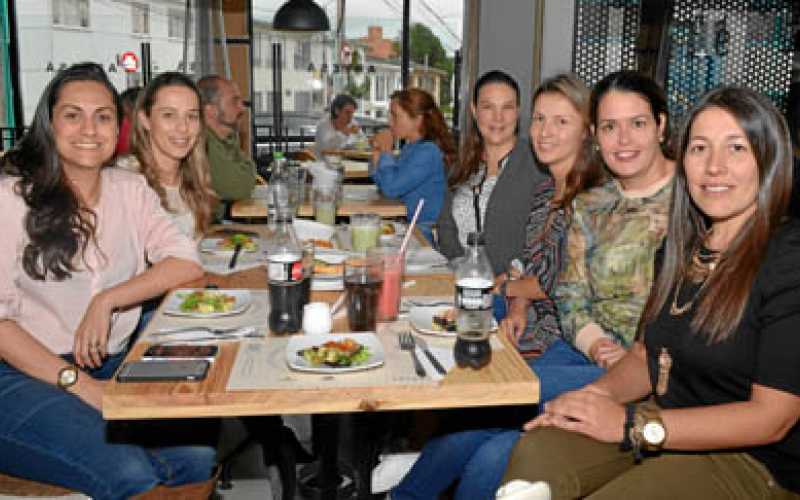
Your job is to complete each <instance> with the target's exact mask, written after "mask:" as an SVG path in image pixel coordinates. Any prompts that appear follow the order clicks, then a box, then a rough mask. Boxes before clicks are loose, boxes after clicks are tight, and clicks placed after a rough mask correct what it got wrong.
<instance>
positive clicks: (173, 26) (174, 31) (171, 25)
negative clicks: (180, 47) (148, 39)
mask: <svg viewBox="0 0 800 500" xmlns="http://www.w3.org/2000/svg"><path fill="white" fill-rule="evenodd" d="M168 16H169V18H168V20H167V22H168V25H167V36H168V37H170V38H183V30H184V23H185V22H186V17H185V16H184V12H183V9H175V8H170V9H169V13H168Z"/></svg>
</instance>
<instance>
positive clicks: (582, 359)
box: [392, 340, 605, 500]
mask: <svg viewBox="0 0 800 500" xmlns="http://www.w3.org/2000/svg"><path fill="white" fill-rule="evenodd" d="M530 364H531V368H532V369H533V371H534V372H536V375H537V376H538V377H539V382H540V391H541V399H540V401H541V402H542V403H546V402H547V401H550V400H552V399H553V398H555V397H557V396H558V395H559V394H561V393H563V392H567V391H572V390H575V389H579V388H581V387H583V386H585V385H586V384H589V383H591V382H594V381H595V380H596V379H597V378H599V377H600V376H601V375H602V374H603V373H604V372H605V370H603V369H602V368H600V367H599V366H597V365H596V364H594V363H593V362H592V361H590V360H589V359H588V358H587V357H586V356H584V355H583V354H582V353H581V352H579V351H577V350H575V349H574V348H573V347H572V346H570V345H569V344H567V343H566V342H564V341H562V340H558V341H556V342H555V343H553V344H552V345H551V346H550V347H549V348H548V349H547V350H546V351H545V352H544V353H543V354H542V355H541V356H539V357H538V358H536V359H535V360H532V361H531V362H530ZM519 436H520V432H519V431H517V430H508V429H484V430H473V431H465V432H456V433H453V434H448V435H446V436H442V437H439V438H436V439H434V440H432V441H430V442H429V443H427V444H426V445H425V448H423V450H422V454H421V455H420V457H419V459H418V460H417V462H416V463H415V464H414V467H412V468H411V470H410V471H409V472H408V474H407V475H406V477H405V478H403V480H402V481H401V482H400V484H399V485H398V486H397V488H395V489H394V490H392V500H406V499H409V500H410V499H435V498H437V496H438V495H439V494H440V493H441V492H442V491H444V490H445V489H446V488H447V487H448V486H449V485H450V484H451V483H452V482H453V481H455V480H456V479H459V478H460V482H459V484H458V489H457V490H456V498H457V499H461V498H470V499H472V498H474V499H482V498H487V499H493V498H494V497H495V492H496V490H497V488H499V487H500V481H501V480H502V479H503V473H504V472H505V470H506V466H507V465H508V460H509V458H510V456H511V450H512V448H513V447H514V445H515V444H516V442H517V440H518V439H519Z"/></svg>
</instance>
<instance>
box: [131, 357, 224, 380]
mask: <svg viewBox="0 0 800 500" xmlns="http://www.w3.org/2000/svg"><path fill="white" fill-rule="evenodd" d="M209 366H211V363H210V362H209V361H208V360H207V359H189V360H155V361H154V360H145V361H131V362H128V363H125V364H124V365H122V368H120V370H119V372H118V373H117V381H119V382H178V381H190V382H196V381H200V380H203V379H205V378H206V375H207V374H208V368H209Z"/></svg>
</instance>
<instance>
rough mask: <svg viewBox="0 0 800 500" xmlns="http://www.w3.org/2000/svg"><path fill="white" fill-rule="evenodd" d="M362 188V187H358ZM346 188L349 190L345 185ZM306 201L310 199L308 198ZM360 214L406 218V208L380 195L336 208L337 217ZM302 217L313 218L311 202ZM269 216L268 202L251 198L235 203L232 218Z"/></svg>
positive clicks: (301, 211) (303, 208)
mask: <svg viewBox="0 0 800 500" xmlns="http://www.w3.org/2000/svg"><path fill="white" fill-rule="evenodd" d="M357 187H362V186H357ZM345 188H348V186H347V185H345ZM306 199H309V198H308V197H306ZM358 213H374V214H378V215H380V216H381V217H406V215H407V211H406V206H405V205H404V204H403V202H402V201H399V200H393V199H390V198H386V197H384V196H383V195H378V197H377V198H375V199H372V200H369V201H361V200H352V199H347V198H345V199H344V200H342V202H341V203H340V204H339V206H338V207H337V208H336V215H339V216H350V215H353V214H358ZM297 215H298V216H300V217H313V216H314V207H313V206H312V204H311V203H310V202H306V203H303V204H302V205H300V207H299V208H298V210H297ZM266 216H267V200H265V199H259V198H250V199H246V200H238V201H235V202H233V205H232V206H231V217H233V218H263V217H266Z"/></svg>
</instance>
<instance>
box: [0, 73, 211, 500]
mask: <svg viewBox="0 0 800 500" xmlns="http://www.w3.org/2000/svg"><path fill="white" fill-rule="evenodd" d="M120 111H121V110H120V106H119V99H118V96H117V93H116V91H115V90H114V87H113V85H112V84H111V83H110V82H109V81H108V78H107V77H106V74H105V72H104V71H103V69H102V68H101V67H100V66H99V65H97V64H93V63H82V64H75V65H73V66H70V67H68V68H67V69H65V70H62V71H59V72H58V73H57V74H56V76H55V77H54V78H53V80H52V81H51V82H50V83H49V84H48V86H47V87H46V88H45V90H44V92H43V94H42V97H41V98H40V100H39V104H38V106H37V109H36V114H35V116H34V119H33V122H32V124H31V127H30V130H29V131H28V132H27V133H26V135H25V136H24V137H23V139H22V140H21V141H20V143H19V144H18V146H17V147H16V148H15V149H13V150H11V151H9V152H8V153H7V154H6V155H5V157H4V158H3V161H2V174H0V211H2V213H3V216H4V217H5V220H6V224H5V225H4V233H3V237H2V238H0V256H1V257H0V359H2V361H0V407H2V408H3V411H2V412H0V471H3V472H6V473H9V474H13V475H15V476H19V477H24V478H27V479H32V480H35V481H44V482H48V483H53V484H57V485H60V486H64V487H66V488H69V489H72V490H75V491H80V492H83V493H85V494H87V495H89V496H91V497H92V498H94V499H96V500H106V499H123V498H130V497H133V496H135V495H140V494H142V495H143V496H142V497H141V498H164V497H165V496H166V495H168V494H173V495H177V496H180V495H184V496H183V498H205V497H208V495H209V494H210V493H211V491H213V489H214V480H213V479H211V473H212V469H213V467H214V463H215V456H216V453H215V450H214V449H213V448H212V447H209V446H200V445H193V446H189V445H174V444H169V445H167V446H165V447H160V448H159V447H155V448H151V447H148V448H145V447H142V446H136V445H132V444H116V443H112V442H110V441H109V440H108V437H107V422H106V421H105V420H104V419H103V416H102V414H101V410H102V396H103V390H104V387H105V385H106V383H107V382H106V381H107V379H109V378H110V377H111V376H112V375H113V374H114V373H115V371H116V369H117V367H118V366H119V364H120V363H121V362H122V360H123V359H124V358H125V355H126V352H127V344H128V340H129V338H130V336H131V334H132V333H133V331H134V328H135V326H136V322H137V320H138V319H139V304H140V303H141V302H142V301H144V300H147V299H149V298H151V297H155V296H157V295H160V294H163V293H164V292H166V291H167V290H169V289H172V288H176V287H177V286H179V285H180V284H181V283H184V282H186V281H189V280H194V279H199V278H200V277H202V276H203V270H202V268H201V267H200V265H199V259H198V256H197V251H196V249H195V245H194V242H192V241H191V240H190V239H189V238H187V237H186V236H185V235H183V234H181V232H180V231H179V230H178V228H177V227H176V226H175V224H173V222H172V221H171V220H170V218H169V217H168V216H167V214H166V212H165V211H164V209H163V208H162V206H161V203H160V201H159V199H158V196H157V195H156V193H155V192H154V191H153V190H152V189H151V188H150V187H149V186H148V185H147V182H146V181H145V179H144V177H142V176H141V175H138V174H134V173H131V172H127V171H125V170H123V169H119V168H107V166H109V165H110V164H111V161H112V157H113V154H114V148H115V146H116V143H117V132H118V126H119V119H120V114H121V112H120ZM147 261H149V262H151V263H152V266H151V267H147ZM184 429H185V428H184ZM180 431H181V428H174V429H172V431H171V432H169V433H165V434H164V435H159V441H161V439H162V438H163V440H164V441H166V440H170V442H171V443H172V442H173V439H177V436H178V435H179V434H180V433H181V432H180ZM192 434H193V435H192V436H189V440H190V441H191V442H196V441H194V440H195V439H198V438H197V437H196V436H195V435H194V434H196V430H193V432H192ZM181 485H184V486H181ZM165 486H166V487H168V488H165ZM167 490H169V491H167Z"/></svg>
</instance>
